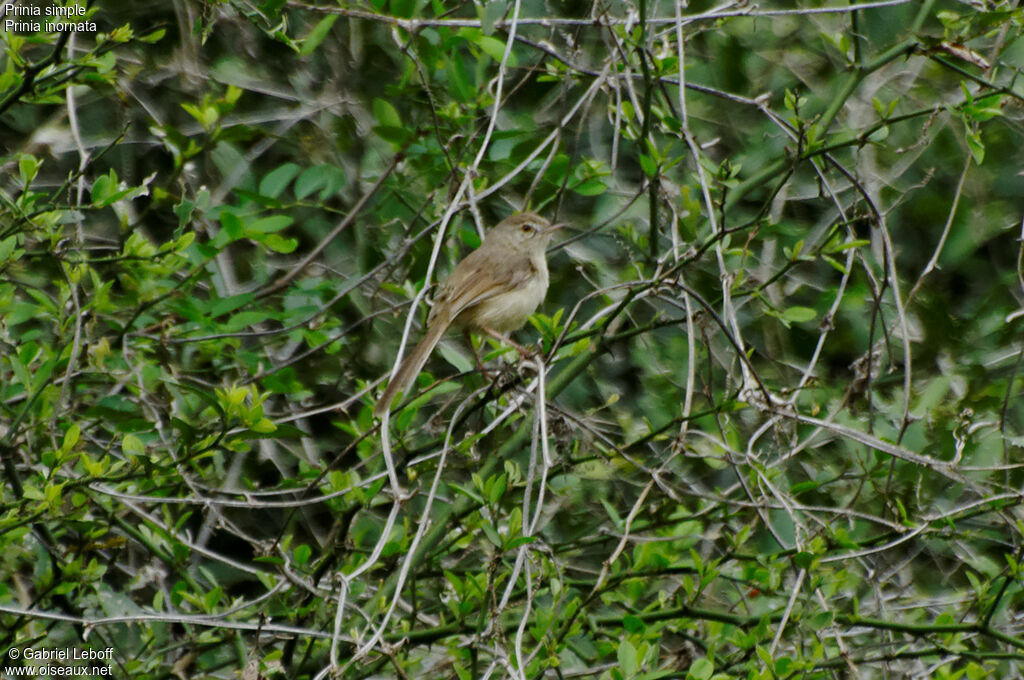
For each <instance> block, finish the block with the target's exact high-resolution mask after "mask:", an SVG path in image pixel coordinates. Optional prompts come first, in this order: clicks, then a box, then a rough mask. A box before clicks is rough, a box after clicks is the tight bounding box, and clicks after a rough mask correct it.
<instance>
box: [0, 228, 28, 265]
mask: <svg viewBox="0 0 1024 680" xmlns="http://www.w3.org/2000/svg"><path fill="white" fill-rule="evenodd" d="M17 245H18V235H17V234H15V235H13V236H8V237H7V238H5V239H4V240H3V241H0V265H3V264H4V263H6V262H7V261H9V260H10V261H15V260H18V259H19V258H20V257H21V256H22V255H23V254H24V253H25V251H24V250H18V251H17V252H15V250H14V248H15V246H17Z"/></svg>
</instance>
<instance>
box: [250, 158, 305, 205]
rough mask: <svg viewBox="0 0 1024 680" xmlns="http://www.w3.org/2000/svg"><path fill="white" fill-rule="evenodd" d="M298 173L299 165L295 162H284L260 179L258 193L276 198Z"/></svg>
mask: <svg viewBox="0 0 1024 680" xmlns="http://www.w3.org/2000/svg"><path fill="white" fill-rule="evenodd" d="M297 174H299V166H297V165H296V164H295V163H285V164H284V165H281V166H278V167H277V168H274V169H273V170H271V171H270V172H268V173H267V175H266V176H265V177H264V178H263V179H262V180H260V189H259V191H260V194H262V195H263V196H269V197H270V198H277V197H278V196H280V195H281V194H282V193H283V192H284V190H285V189H286V188H287V187H288V185H289V184H290V183H291V181H292V180H293V179H295V176H296V175H297Z"/></svg>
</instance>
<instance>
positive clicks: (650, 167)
mask: <svg viewBox="0 0 1024 680" xmlns="http://www.w3.org/2000/svg"><path fill="white" fill-rule="evenodd" d="M640 169H641V170H643V171H644V174H645V175H647V176H648V177H654V176H656V175H657V174H658V164H657V162H655V160H654V159H653V158H651V157H650V156H648V155H647V154H645V153H642V154H640Z"/></svg>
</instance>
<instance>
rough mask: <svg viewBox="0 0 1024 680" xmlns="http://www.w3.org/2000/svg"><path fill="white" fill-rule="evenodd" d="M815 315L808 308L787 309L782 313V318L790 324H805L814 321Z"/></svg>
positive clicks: (814, 312)
mask: <svg viewBox="0 0 1024 680" xmlns="http://www.w3.org/2000/svg"><path fill="white" fill-rule="evenodd" d="M817 315H818V313H817V312H816V311H814V310H813V309H811V308H810V307H789V308H788V309H786V311H784V312H783V313H782V318H783V319H785V320H786V321H788V322H790V323H805V322H807V321H812V320H814V318H815V317H816V316H817Z"/></svg>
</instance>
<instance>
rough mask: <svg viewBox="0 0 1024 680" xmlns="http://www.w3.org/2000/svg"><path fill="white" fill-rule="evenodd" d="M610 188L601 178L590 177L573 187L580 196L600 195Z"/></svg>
mask: <svg viewBox="0 0 1024 680" xmlns="http://www.w3.org/2000/svg"><path fill="white" fill-rule="evenodd" d="M607 190H608V187H607V185H605V183H604V182H602V181H601V180H599V179H588V180H586V181H585V182H583V183H581V184H580V185H578V186H576V187H575V188H573V191H575V192H576V193H577V194H579V195H580V196H599V195H600V194H603V193H604V192H605V191H607Z"/></svg>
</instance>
